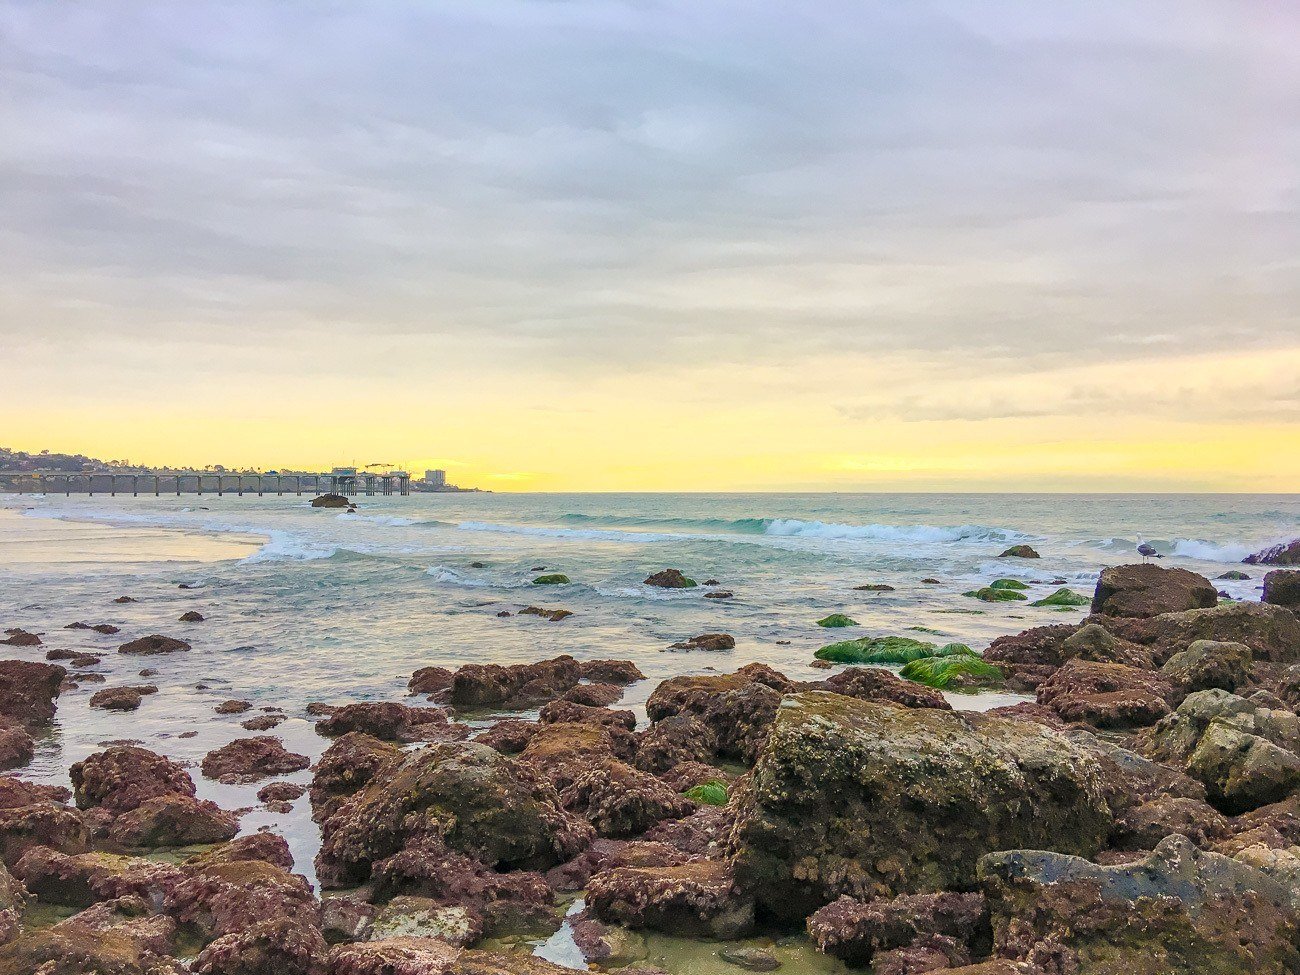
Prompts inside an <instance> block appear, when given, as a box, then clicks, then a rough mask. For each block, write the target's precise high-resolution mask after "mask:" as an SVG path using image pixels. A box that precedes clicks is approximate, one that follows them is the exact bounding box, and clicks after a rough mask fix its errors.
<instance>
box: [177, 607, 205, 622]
mask: <svg viewBox="0 0 1300 975" xmlns="http://www.w3.org/2000/svg"><path fill="white" fill-rule="evenodd" d="M180 621H181V622H182V623H202V622H203V614H202V613H196V612H195V611H194V610H190V611H189V612H188V613H183V614H182V615H181V619H180Z"/></svg>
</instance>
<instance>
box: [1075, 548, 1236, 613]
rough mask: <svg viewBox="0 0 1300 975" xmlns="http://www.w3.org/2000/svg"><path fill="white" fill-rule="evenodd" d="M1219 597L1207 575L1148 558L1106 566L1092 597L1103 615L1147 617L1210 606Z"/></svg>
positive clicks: (1094, 610)
mask: <svg viewBox="0 0 1300 975" xmlns="http://www.w3.org/2000/svg"><path fill="white" fill-rule="evenodd" d="M1218 601H1219V591H1218V590H1217V589H1215V588H1214V583H1212V582H1210V580H1209V579H1207V578H1205V576H1203V575H1198V574H1197V573H1195V572H1191V571H1189V570H1187V569H1162V568H1161V567H1160V566H1158V565H1152V564H1151V563H1149V562H1144V563H1140V564H1137V565H1115V566H1110V567H1109V568H1106V569H1102V571H1101V577H1100V578H1099V579H1098V580H1097V590H1096V592H1095V593H1094V594H1093V597H1092V611H1093V612H1094V613H1097V614H1100V615H1102V616H1137V617H1141V618H1147V617H1151V616H1159V615H1160V614H1161V613H1177V612H1182V611H1183V610H1188V609H1208V608H1210V607H1211V606H1214V605H1216V604H1217V603H1218Z"/></svg>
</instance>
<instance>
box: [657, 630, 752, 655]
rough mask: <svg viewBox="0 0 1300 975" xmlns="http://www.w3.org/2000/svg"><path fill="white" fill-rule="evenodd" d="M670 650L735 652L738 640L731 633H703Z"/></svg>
mask: <svg viewBox="0 0 1300 975" xmlns="http://www.w3.org/2000/svg"><path fill="white" fill-rule="evenodd" d="M668 649H669V650H714V651H716V650H734V649H736V640H735V638H734V637H733V636H732V635H731V634H730V633H701V634H700V635H699V636H693V637H691V638H690V639H689V640H683V641H682V642H680V643H674V644H672V645H671V646H670V647H669V648H668Z"/></svg>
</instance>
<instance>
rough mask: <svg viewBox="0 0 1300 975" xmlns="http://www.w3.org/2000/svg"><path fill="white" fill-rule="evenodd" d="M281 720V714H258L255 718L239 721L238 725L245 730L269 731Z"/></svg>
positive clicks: (282, 718) (282, 719)
mask: <svg viewBox="0 0 1300 975" xmlns="http://www.w3.org/2000/svg"><path fill="white" fill-rule="evenodd" d="M283 721H284V715H283V714H259V715H258V716H257V717H255V718H249V719H248V720H247V721H241V722H239V727H241V728H243V729H245V730H246V731H270V730H271V729H272V728H274V727H275V726H276V725H278V724H280V723H281V722H283Z"/></svg>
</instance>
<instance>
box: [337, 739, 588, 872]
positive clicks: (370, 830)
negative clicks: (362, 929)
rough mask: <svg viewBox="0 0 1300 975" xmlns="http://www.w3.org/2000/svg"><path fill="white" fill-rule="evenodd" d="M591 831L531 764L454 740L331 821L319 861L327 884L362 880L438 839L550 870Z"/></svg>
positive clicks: (417, 757)
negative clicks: (415, 844) (383, 863)
mask: <svg viewBox="0 0 1300 975" xmlns="http://www.w3.org/2000/svg"><path fill="white" fill-rule="evenodd" d="M552 727H558V726H552ZM596 730H599V729H596ZM591 835H592V830H591V827H590V826H589V825H587V824H586V823H584V822H582V821H581V820H578V819H576V818H575V817H573V816H572V815H571V814H570V813H568V812H566V811H565V810H564V809H563V808H561V806H560V802H559V797H558V796H557V795H556V793H555V790H554V789H553V788H552V787H551V786H550V785H549V784H548V783H546V782H545V781H544V780H543V779H542V777H541V775H540V774H539V773H538V772H537V771H536V770H535V769H534V768H533V767H532V766H530V765H529V764H528V763H526V762H518V763H516V762H513V761H511V760H510V759H508V758H505V757H504V756H502V755H501V754H500V753H498V752H496V751H493V750H492V749H491V748H488V747H487V746H485V745H480V744H478V743H476V742H446V743H441V744H436V745H432V746H429V747H427V748H422V749H420V750H419V751H416V752H411V753H409V754H406V755H404V756H402V758H401V759H400V761H398V762H396V763H394V766H393V768H392V769H391V770H390V771H388V772H387V773H386V774H385V775H384V776H383V777H381V778H377V779H375V780H373V781H371V782H370V783H369V784H368V785H367V786H366V787H365V788H364V789H363V790H362V791H361V792H360V793H358V794H357V795H356V796H355V797H354V798H353V800H352V801H350V802H349V803H348V804H347V805H346V806H344V807H343V808H342V809H340V810H339V811H338V812H337V813H336V814H335V815H334V816H333V817H331V818H330V819H329V820H327V821H326V822H325V824H324V827H323V829H322V838H323V842H322V845H321V851H320V854H319V856H318V857H317V858H316V867H317V873H318V875H319V877H320V880H321V884H322V885H323V886H326V887H338V886H346V885H348V884H349V883H359V882H362V881H364V880H365V879H366V877H367V876H368V875H369V873H370V869H371V866H372V865H373V864H374V863H375V862H376V861H378V860H382V859H384V858H386V857H390V856H392V855H393V854H395V853H397V852H398V851H399V850H401V849H402V848H403V847H405V846H408V845H410V844H411V842H412V841H415V840H419V839H421V838H423V837H425V836H435V837H438V838H440V839H442V840H444V841H445V842H446V843H447V845H448V846H449V847H450V848H451V849H453V850H455V851H456V852H459V853H464V854H466V855H468V856H473V857H477V858H478V859H481V860H482V861H483V862H484V863H485V864H487V865H488V866H498V867H502V868H505V869H511V868H514V869H546V868H547V867H551V866H554V865H555V864H557V863H562V862H563V861H565V860H567V859H570V858H571V857H572V856H573V855H574V854H575V853H577V852H578V851H579V850H581V849H582V848H583V847H584V846H585V845H586V844H587V843H589V842H590V841H591Z"/></svg>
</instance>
